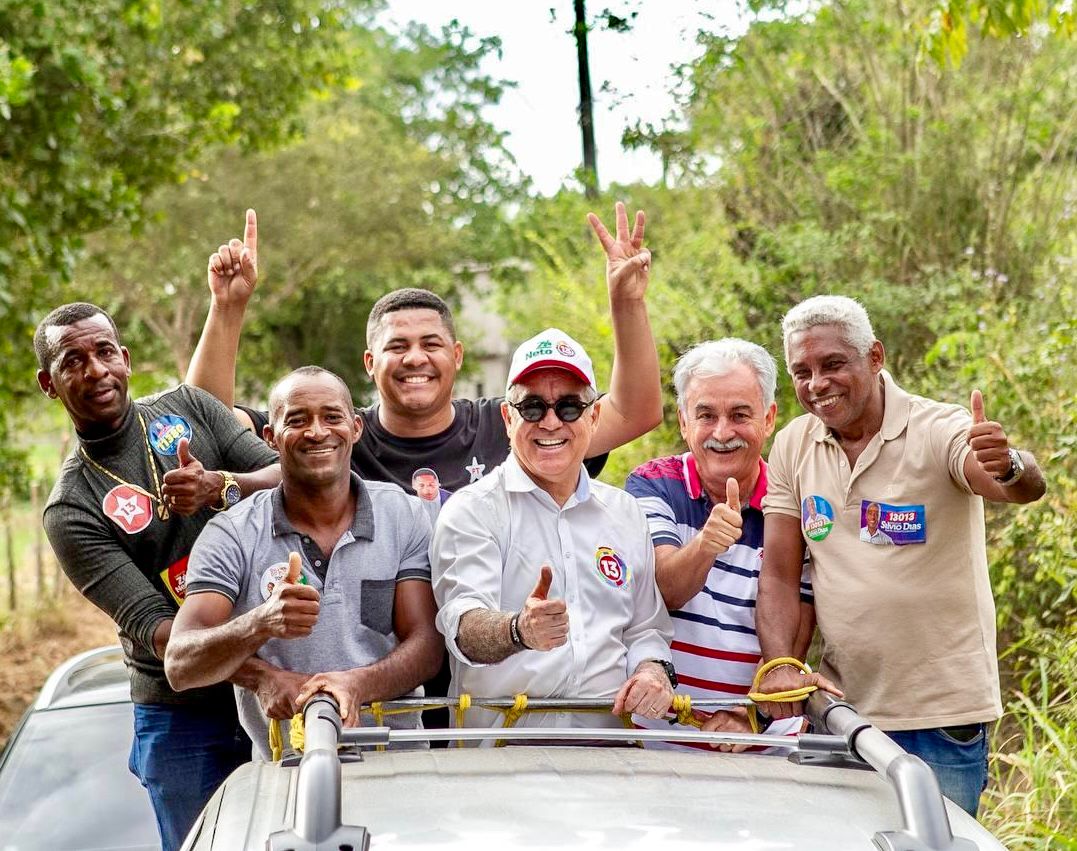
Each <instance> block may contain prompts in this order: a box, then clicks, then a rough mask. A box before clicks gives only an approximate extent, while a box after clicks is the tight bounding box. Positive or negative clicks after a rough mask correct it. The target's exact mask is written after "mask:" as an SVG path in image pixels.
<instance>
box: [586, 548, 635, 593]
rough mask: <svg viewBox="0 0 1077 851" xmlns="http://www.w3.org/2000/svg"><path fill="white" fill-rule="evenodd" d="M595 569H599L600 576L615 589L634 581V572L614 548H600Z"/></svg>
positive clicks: (597, 551)
mask: <svg viewBox="0 0 1077 851" xmlns="http://www.w3.org/2000/svg"><path fill="white" fill-rule="evenodd" d="M595 567H596V568H598V575H599V576H601V577H602V578H603V579H605V580H606V582H608V583H609V584H610V585H612V586H613V587H614V588H621V587H623V586H625V585H628V584H629V582H631V581H632V571H630V570H629V569H628V565H627V564H625V561H624V559H623V558H621V557H620V556H619V555H617V553H616V552H615V551H614V549H613V547H599V548H598V549H597V550H595Z"/></svg>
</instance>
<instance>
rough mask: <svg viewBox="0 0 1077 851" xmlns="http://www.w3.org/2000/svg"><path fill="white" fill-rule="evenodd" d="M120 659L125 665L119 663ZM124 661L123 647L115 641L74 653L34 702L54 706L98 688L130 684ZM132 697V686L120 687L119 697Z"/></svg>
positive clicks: (117, 696)
mask: <svg viewBox="0 0 1077 851" xmlns="http://www.w3.org/2000/svg"><path fill="white" fill-rule="evenodd" d="M117 662H119V663H121V667H119V668H118V667H117V666H116V663H117ZM122 663H123V650H122V649H120V647H119V645H115V644H113V645H110V646H108V647H97V648H94V649H93V650H87V651H86V652H85V653H80V654H79V655H78V656H73V657H72V658H70V659H68V660H67V661H66V662H64V663H63V664H62V665H60V667H58V668H57V669H56V670H55V671H53V672H52V673H51V674H50V675H49V678H48V679H47V680H46V681H45V685H44V686H42V688H41V693H40V694H39V695H38V698H37V700H36V701H35V702H34V709H53V708H55V707H56V706H57V705H58V704H60V703H62V702H63V701H64V700H65V699H66V698H70V697H73V696H75V695H78V694H81V693H84V692H89V691H92V690H95V689H101V688H104V687H108V686H116V685H120V684H122V685H124V686H127V685H128V676H127V669H126V668H125V667H122ZM128 697H129V691H128V690H125V689H124V690H117V694H116V696H115V701H116V702H122V701H125V700H127V699H128ZM106 702H107V701H106Z"/></svg>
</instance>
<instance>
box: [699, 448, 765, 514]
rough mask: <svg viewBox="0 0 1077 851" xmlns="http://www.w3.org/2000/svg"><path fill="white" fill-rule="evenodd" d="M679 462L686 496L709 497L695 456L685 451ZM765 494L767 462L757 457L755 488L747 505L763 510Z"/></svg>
mask: <svg viewBox="0 0 1077 851" xmlns="http://www.w3.org/2000/svg"><path fill="white" fill-rule="evenodd" d="M681 464H683V465H684V466H683V469H684V485H685V489H686V490H687V491H688V496H689V497H691V498H692V499H701V498H702V499H710V497H708V496H707V494H706V492H705V491H704V490H703V480H702V479H701V478H700V477H699V468H698V466H697V465H696V456H695V455H693V454H692V453H691V452H685V453H684V455H682V456H681ZM766 495H767V462H766V461H764V460H763V459H762V458H760V459H759V476H758V478H756V480H755V489H754V490H753V491H752V497H751V499H749V500H748V505H750V506H751V507H752V508H755V509H757V510H759V511H762V510H763V497H765V496H766Z"/></svg>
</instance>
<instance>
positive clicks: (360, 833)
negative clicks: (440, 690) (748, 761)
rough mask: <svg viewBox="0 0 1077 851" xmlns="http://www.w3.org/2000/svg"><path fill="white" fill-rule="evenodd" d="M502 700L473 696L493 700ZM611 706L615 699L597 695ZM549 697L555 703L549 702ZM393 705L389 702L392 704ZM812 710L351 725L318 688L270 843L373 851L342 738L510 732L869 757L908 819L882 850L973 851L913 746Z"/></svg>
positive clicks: (816, 699)
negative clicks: (735, 727)
mask: <svg viewBox="0 0 1077 851" xmlns="http://www.w3.org/2000/svg"><path fill="white" fill-rule="evenodd" d="M496 700H497V699H489V700H487V699H475V702H476V703H492V702H495V701H496ZM600 702H602V703H604V705H607V706H608V705H609V701H600ZM592 703H594V701H588V700H566V699H561V700H548V701H543V700H534V701H531V705H533V706H535V707H536V708H538V707H540V706H542V707H546V708H554V707H555V706H556V707H557V708H564V707H566V706H581V705H591V704H592ZM547 704H551V706H547ZM386 705H391V704H389V703H387V704H386ZM807 713H808V715H809V717H810V718H811V719H812V721H813V722H814V723H815V726H816V728H817V729H819V730H822V731H824V732H823V733H812V734H807V733H802V734H800V735H798V736H796V737H790V736H774V735H766V734H758V733H727V732H713V733H712V732H702V731H696V730H681V729H670V730H643V729H615V728H601V729H591V728H551V727H539V728H535V727H514V728H511V730H508V729H506V728H503V727H483V728H477V729H472V728H451V729H430V730H426V729H415V730H398V729H393V728H389V727H354V728H348V729H344V728H343V726H342V724H341V719H340V711H339V708H338V707H337V703H336V701H335V700H333V698H332V697H330V696H329V695H325V694H318V695H315V696H314V697H313V698H311V700H310V701H308V702H307V705H306V707H305V708H304V710H303V719H304V748H303V755H302V758H301V759H300V761H299V772H298V778H297V782H296V804H295V819H294V826H293V827H291V828H289V829H285V830H281V831H277V832H276V833H273V834H271V835H270V837H269V840H268V843H267V845H266V847H267V849H268V851H327V850H329V849H331V851H340V850H341V849H345V848H346V849H351V851H368V849H369V847H370V833H369V831H368V830H367V828H365V827H362V826H359V825H346V824H343V822H342V815H341V757H340V754H338V752H337V748H338V745H341V744H348V745H356V746H360V747H374V746H379V745H386V744H389V743H391V742H419V741H424V742H429V741H451V740H456V741H489V740H497V739H504V740H508V741H527V740H531V741H541V742H550V741H551V740H554V741H557V742H571V741H580V742H587V741H589V742H594V741H595V740H599V739H601V740H602V741H604V742H617V741H623V742H626V743H632V742H640V741H662V742H693V743H707V744H735V745H737V744H749V745H756V746H764V747H781V748H785V749H787V750H790V751H792V753H791V757H790V758H793V759H795V760H796V761H798V762H803V763H809V764H811V763H817V762H822V763H825V764H831V765H833V764H835V763H843V762H844V763H855V762H862V763H866V764H867V765H868V766H870V767H871V768H873V769H874V770H875V771H876V772H878V773H879V774H880V775H882V777H883V778H884V779H885V780H886V781H887V782H888V783H889V785H890V786H891V788H892V789H893V790H894V794H895V795H896V797H897V800H898V806H899V808H900V811H901V817H902V821H903V826H902V828H900V829H898V830H889V831H880V832H878V833H876V834H875V835H874V836H873V837H872V841H873V842H874V844H875V845H876V847H877V848H878V849H879V851H976V847H977V846H976V844H975V843H974V842H972V841H971V840H968V839H963V838H959V837H954V835H953V831H952V829H951V826H950V820H949V817H948V816H947V814H946V805H945V803H944V801H943V797H942V792H941V791H940V789H939V784H938V781H937V780H936V778H935V774H934V772H933V771H932V770H931V768H930V767H929V766H928V765H927V763H925V762H924V761H923V760H922V759H920V758H919V757H917V756H913V755H912V754H909V753H906V752H905V751H904V750H903V749H902V748H901V747H900V746H898V745H897V744H896V743H895V742H894V741H893V740H892V739H890V737H889V736H887V735H886V734H885V733H883V732H882V731H881V730H879V729H877V728H876V727H873V726H872V725H871V723H870V722H869V721H867V720H866V719H864V718H862V717H861V716H860V715H858V714H857V712H856V710H855V709H853V707H852V706H850V705H849V704H848V703H845V702H844V701H839V700H836V699H834V698H833V697H832V696H830V695H828V694H825V693H823V692H816V693H815V694H813V695H812V696H811V697H810V698H809V699H808V701H807Z"/></svg>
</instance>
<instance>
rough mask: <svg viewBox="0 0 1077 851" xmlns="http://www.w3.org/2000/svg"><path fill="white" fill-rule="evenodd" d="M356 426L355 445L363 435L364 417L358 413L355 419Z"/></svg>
mask: <svg viewBox="0 0 1077 851" xmlns="http://www.w3.org/2000/svg"><path fill="white" fill-rule="evenodd" d="M353 424H354V428H353V429H352V446H355V444H357V443H358V442H359V438H360V437H362V435H363V418H362V417H361V416H359V415H358V414H356V415H355V418H354V420H353Z"/></svg>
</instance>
